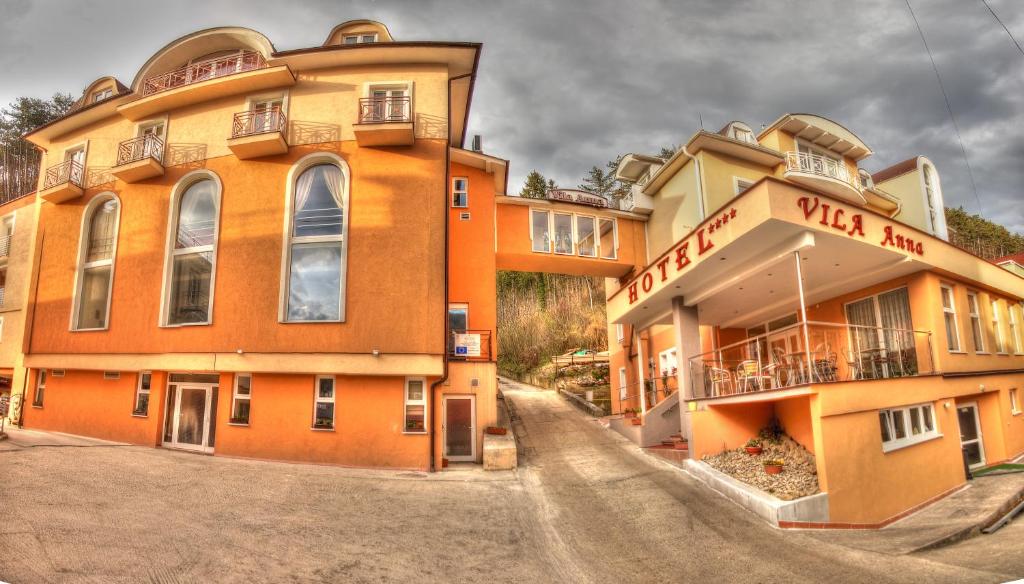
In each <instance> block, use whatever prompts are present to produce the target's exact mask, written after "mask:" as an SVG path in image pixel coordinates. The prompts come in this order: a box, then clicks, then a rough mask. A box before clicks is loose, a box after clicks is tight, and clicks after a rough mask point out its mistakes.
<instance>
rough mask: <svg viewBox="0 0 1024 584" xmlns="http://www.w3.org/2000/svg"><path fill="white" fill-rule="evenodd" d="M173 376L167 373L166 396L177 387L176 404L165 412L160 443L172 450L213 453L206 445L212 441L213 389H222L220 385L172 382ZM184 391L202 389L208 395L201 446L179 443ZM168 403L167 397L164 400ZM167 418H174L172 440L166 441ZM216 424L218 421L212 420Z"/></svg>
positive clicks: (175, 393) (169, 405)
mask: <svg viewBox="0 0 1024 584" xmlns="http://www.w3.org/2000/svg"><path fill="white" fill-rule="evenodd" d="M171 375H173V373H171V372H168V373H167V388H168V390H167V391H166V392H165V395H167V396H168V397H169V394H170V387H171V386H172V385H174V386H175V391H174V404H168V407H167V408H166V411H165V412H164V423H163V424H161V426H160V443H161V444H162V445H164V446H167V447H170V448H179V449H182V450H194V451H198V452H213V447H212V446H207V445H206V443H207V442H208V441H209V440H210V423H211V419H210V416H211V411H210V410H211V409H212V405H213V403H212V402H213V388H214V387H217V388H219V387H220V383H219V382H218V383H196V382H191V381H171ZM183 389H202V390H204V391H205V393H206V407H205V411H204V412H203V421H202V438H201V439H200V441H199V442H200V443H199V444H184V443H181V442H179V441H178V430H179V422H180V421H181V415H180V414H181V395H182V393H183V391H182V390H183ZM164 399H165V401H166V399H167V398H166V397H165V398H164ZM167 416H173V419H172V425H171V440H170V441H164V439H163V437H164V436H165V435H166V432H167ZM212 422H213V423H214V424H216V420H212Z"/></svg>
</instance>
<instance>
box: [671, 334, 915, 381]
mask: <svg viewBox="0 0 1024 584" xmlns="http://www.w3.org/2000/svg"><path fill="white" fill-rule="evenodd" d="M688 366H689V375H690V381H691V387H692V394H693V395H692V396H688V397H689V399H708V398H720V397H727V396H743V395H747V394H757V395H760V394H764V393H767V392H773V391H779V390H787V389H793V388H798V387H805V388H807V387H810V386H814V385H819V384H830V383H837V382H853V381H862V380H877V379H892V380H895V379H900V378H907V377H916V376H920V375H929V374H932V373H935V368H934V365H933V362H932V346H931V332H929V331H920V330H910V329H895V328H884V327H868V326H857V325H849V324H841V323H831V322H808V323H807V327H806V331H805V328H804V324H803V323H800V322H798V323H796V324H794V325H791V326H788V327H785V328H782V329H779V330H775V331H772V332H770V333H766V334H762V335H757V336H752V337H750V338H747V339H744V340H743V341H740V342H737V343H733V344H731V345H726V346H724V347H721V348H720V349H717V350H715V351H709V352H707V353H702V354H700V355H694V356H692V357H690V358H689V360H688Z"/></svg>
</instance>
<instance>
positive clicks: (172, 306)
mask: <svg viewBox="0 0 1024 584" xmlns="http://www.w3.org/2000/svg"><path fill="white" fill-rule="evenodd" d="M200 172H201V174H199V175H198V178H197V177H196V176H193V177H192V180H191V181H188V182H185V180H184V179H183V182H182V183H180V185H182V186H180V187H179V188H177V189H176V192H177V193H178V196H177V198H176V200H175V198H174V197H172V199H171V205H172V206H171V212H172V221H171V234H170V237H171V242H170V244H169V246H168V247H169V256H170V257H169V258H168V260H167V278H166V282H167V284H166V286H165V290H166V295H165V302H164V305H165V311H166V312H165V314H164V324H165V325H172V326H173V325H183V324H209V323H210V322H211V321H212V316H213V310H212V308H213V282H214V265H215V264H216V259H217V233H218V224H219V223H220V222H219V217H220V181H219V180H216V176H214V175H213V174H212V173H207V172H203V171H200ZM187 178H189V177H186V179H187Z"/></svg>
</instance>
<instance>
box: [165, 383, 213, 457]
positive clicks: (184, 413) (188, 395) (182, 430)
mask: <svg viewBox="0 0 1024 584" xmlns="http://www.w3.org/2000/svg"><path fill="white" fill-rule="evenodd" d="M215 391H216V387H215V386H208V385H186V384H181V385H170V386H169V387H168V395H167V405H168V415H167V420H166V424H165V426H164V444H165V445H166V446H171V447H174V448H184V449H187V450H200V451H212V450H213V428H212V426H213V423H214V419H213V415H212V410H211V406H212V404H211V401H212V396H213V394H214V392H215Z"/></svg>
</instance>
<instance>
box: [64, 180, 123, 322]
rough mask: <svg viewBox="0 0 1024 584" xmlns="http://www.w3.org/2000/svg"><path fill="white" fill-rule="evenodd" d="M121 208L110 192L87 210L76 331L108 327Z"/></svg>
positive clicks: (83, 234)
mask: <svg viewBox="0 0 1024 584" xmlns="http://www.w3.org/2000/svg"><path fill="white" fill-rule="evenodd" d="M120 209H121V206H120V205H119V204H118V201H117V199H116V198H115V197H114V196H113V195H111V194H105V195H99V196H97V197H95V198H94V199H93V200H92V201H91V202H90V203H89V205H88V206H87V207H86V209H85V214H84V216H83V218H82V241H81V243H80V244H79V259H78V274H77V277H76V282H77V283H78V284H77V289H76V290H75V297H76V300H75V307H74V312H73V314H72V328H73V329H74V330H91V329H105V328H107V320H108V316H109V312H110V288H111V284H112V282H113V277H112V276H113V271H114V250H115V249H116V247H117V225H118V221H119V217H120Z"/></svg>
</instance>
